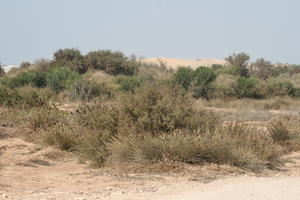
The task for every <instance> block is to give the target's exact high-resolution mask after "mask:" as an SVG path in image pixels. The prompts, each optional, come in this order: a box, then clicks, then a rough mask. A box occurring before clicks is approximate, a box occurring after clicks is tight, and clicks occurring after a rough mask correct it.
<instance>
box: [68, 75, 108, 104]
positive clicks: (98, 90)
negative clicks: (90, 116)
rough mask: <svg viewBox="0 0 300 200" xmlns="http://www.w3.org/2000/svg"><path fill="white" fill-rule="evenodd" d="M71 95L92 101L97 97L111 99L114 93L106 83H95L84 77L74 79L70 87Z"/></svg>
mask: <svg viewBox="0 0 300 200" xmlns="http://www.w3.org/2000/svg"><path fill="white" fill-rule="evenodd" d="M68 90H69V95H70V97H71V98H72V99H79V100H83V101H90V100H92V99H93V98H95V97H100V96H101V97H103V99H110V98H111V97H112V96H113V93H112V91H111V89H110V88H108V87H107V86H106V84H105V83H100V84H98V83H94V82H90V81H87V80H83V79H78V80H76V81H74V82H73V83H72V84H71V85H70V87H69V89H68Z"/></svg>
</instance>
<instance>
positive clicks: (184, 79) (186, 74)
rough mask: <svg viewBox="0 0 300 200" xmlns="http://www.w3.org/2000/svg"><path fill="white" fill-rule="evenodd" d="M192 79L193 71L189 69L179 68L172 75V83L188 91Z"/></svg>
mask: <svg viewBox="0 0 300 200" xmlns="http://www.w3.org/2000/svg"><path fill="white" fill-rule="evenodd" d="M193 79H194V70H193V69H191V68H189V67H179V68H178V70H177V71H176V73H175V74H174V75H173V77H172V80H173V82H174V83H176V84H178V85H181V86H182V87H183V88H184V89H185V90H188V89H189V88H190V86H191V84H192V81H193Z"/></svg>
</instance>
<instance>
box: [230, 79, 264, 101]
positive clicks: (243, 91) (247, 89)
mask: <svg viewBox="0 0 300 200" xmlns="http://www.w3.org/2000/svg"><path fill="white" fill-rule="evenodd" d="M258 83H259V82H258V80H257V79H254V78H246V77H240V78H238V79H237V81H236V86H235V93H236V94H237V96H238V97H239V98H261V97H262V96H261V94H259V93H258V90H257V86H258Z"/></svg>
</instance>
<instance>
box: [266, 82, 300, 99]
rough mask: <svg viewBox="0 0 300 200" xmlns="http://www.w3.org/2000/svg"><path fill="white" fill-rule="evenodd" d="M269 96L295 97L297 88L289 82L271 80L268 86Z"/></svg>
mask: <svg viewBox="0 0 300 200" xmlns="http://www.w3.org/2000/svg"><path fill="white" fill-rule="evenodd" d="M267 93H268V95H269V96H272V97H275V96H294V94H295V88H294V86H293V84H292V83H291V82H289V81H278V80H269V82H268V85H267Z"/></svg>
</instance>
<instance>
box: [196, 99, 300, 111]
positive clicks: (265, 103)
mask: <svg viewBox="0 0 300 200" xmlns="http://www.w3.org/2000/svg"><path fill="white" fill-rule="evenodd" d="M197 105H198V106H207V107H216V108H230V109H238V110H246V109H254V110H295V109H299V106H300V100H299V99H293V98H290V97H274V98H271V99H232V98H228V99H212V100H210V101H205V100H203V99H199V100H197Z"/></svg>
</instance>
